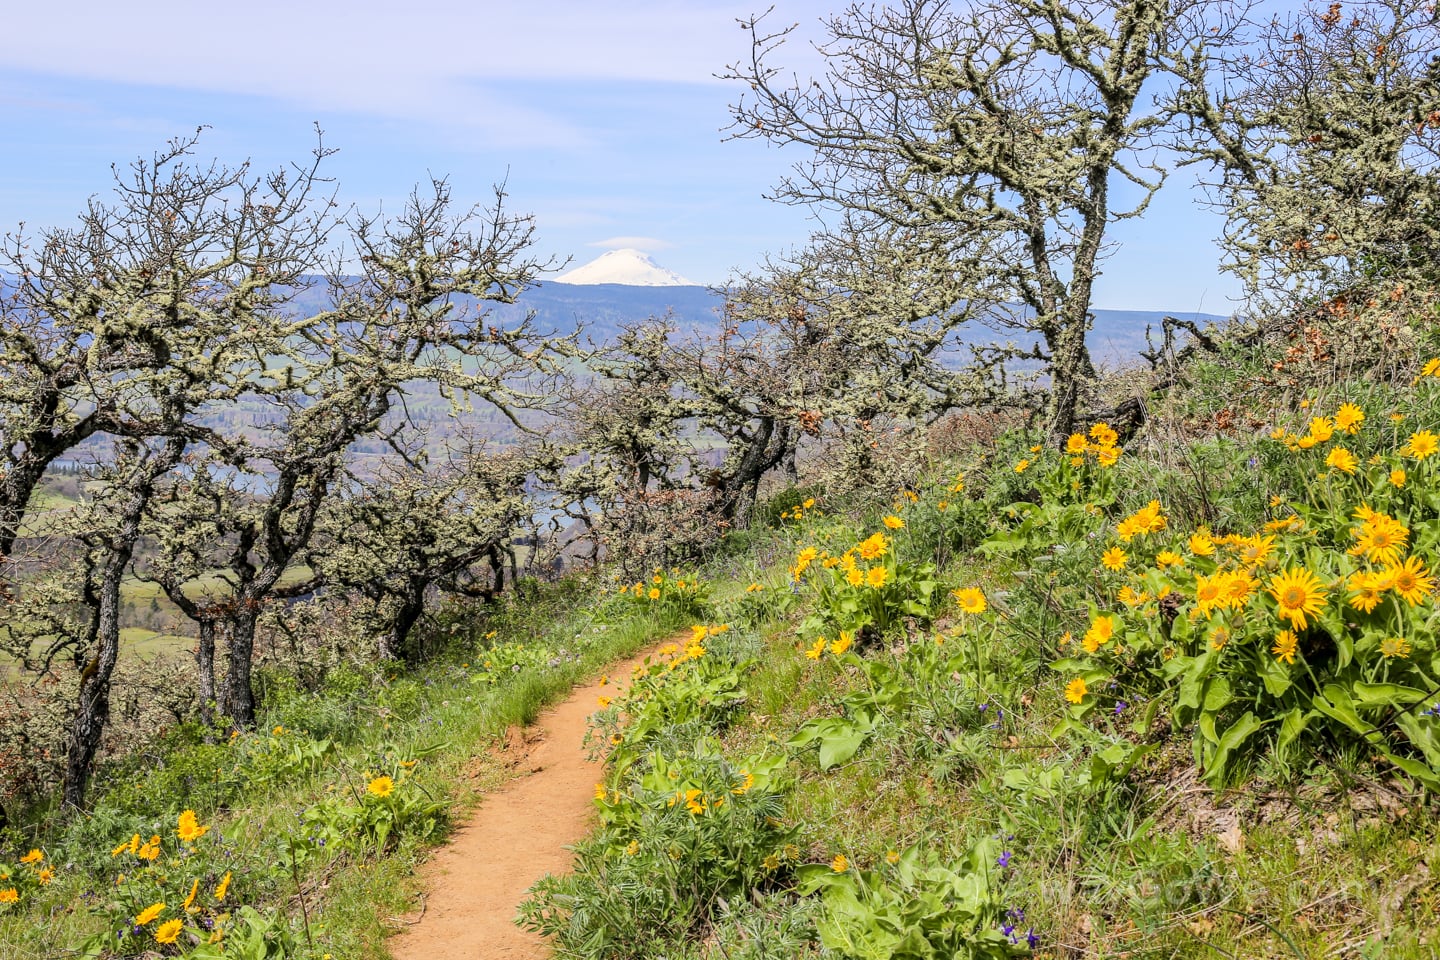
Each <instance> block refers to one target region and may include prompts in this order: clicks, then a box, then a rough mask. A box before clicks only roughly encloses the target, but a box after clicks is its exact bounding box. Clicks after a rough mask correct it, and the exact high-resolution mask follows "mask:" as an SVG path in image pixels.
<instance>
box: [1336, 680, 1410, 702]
mask: <svg viewBox="0 0 1440 960" xmlns="http://www.w3.org/2000/svg"><path fill="white" fill-rule="evenodd" d="M1350 689H1351V691H1352V692H1353V693H1354V694H1355V698H1356V699H1357V700H1359V701H1360V704H1361V706H1365V707H1408V706H1410V705H1411V704H1416V703H1419V702H1420V701H1422V700H1424V699H1425V698H1426V696H1427V694H1426V692H1425V691H1424V690H1416V689H1415V688H1414V687H1407V686H1402V685H1401V684H1398V683H1362V682H1357V683H1355V684H1353V685H1351V687H1350Z"/></svg>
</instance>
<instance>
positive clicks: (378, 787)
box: [365, 777, 395, 797]
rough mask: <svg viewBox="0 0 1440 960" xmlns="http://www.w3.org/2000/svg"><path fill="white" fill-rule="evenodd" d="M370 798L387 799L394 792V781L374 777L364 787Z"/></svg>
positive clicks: (387, 778)
mask: <svg viewBox="0 0 1440 960" xmlns="http://www.w3.org/2000/svg"><path fill="white" fill-rule="evenodd" d="M365 790H366V791H367V792H368V793H370V794H371V795H372V796H376V797H388V796H390V794H392V793H394V792H395V781H394V780H392V779H391V778H389V777H376V778H375V779H374V780H371V781H370V783H369V784H368V785H367V786H366V787H365Z"/></svg>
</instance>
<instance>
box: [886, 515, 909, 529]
mask: <svg viewBox="0 0 1440 960" xmlns="http://www.w3.org/2000/svg"><path fill="white" fill-rule="evenodd" d="M880 522H881V523H883V524H885V526H887V527H889V528H890V529H891V530H902V529H904V527H905V521H904V520H901V519H900V518H899V517H897V516H895V515H894V514H891V515H890V516H888V517H886V518H885V519H884V520H881V521H880Z"/></svg>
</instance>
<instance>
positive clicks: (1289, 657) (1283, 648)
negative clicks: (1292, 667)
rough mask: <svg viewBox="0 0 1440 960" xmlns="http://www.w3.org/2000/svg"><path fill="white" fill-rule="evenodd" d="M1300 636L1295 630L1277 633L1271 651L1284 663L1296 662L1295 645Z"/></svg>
mask: <svg viewBox="0 0 1440 960" xmlns="http://www.w3.org/2000/svg"><path fill="white" fill-rule="evenodd" d="M1297 643H1299V638H1298V637H1296V636H1295V631H1294V630H1281V631H1280V632H1279V633H1277V634H1276V635H1275V646H1273V647H1271V648H1270V652H1271V653H1273V654H1275V659H1276V660H1279V661H1282V662H1284V663H1294V662H1295V646H1296V644H1297Z"/></svg>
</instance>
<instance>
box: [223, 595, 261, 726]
mask: <svg viewBox="0 0 1440 960" xmlns="http://www.w3.org/2000/svg"><path fill="white" fill-rule="evenodd" d="M258 618H259V601H256V600H250V599H248V598H244V599H240V600H239V601H238V603H237V610H236V612H235V613H234V615H233V616H232V617H231V618H230V621H229V624H228V627H229V636H228V637H227V639H228V640H229V641H230V642H229V646H228V649H227V651H226V657H225V688H224V690H222V691H221V696H220V709H221V712H222V713H224V714H225V716H227V717H229V718H230V723H231V725H232V726H233V728H234V729H237V730H239V729H245V730H249V729H251V728H253V727H254V726H255V691H254V690H253V689H251V687H250V668H251V660H252V659H253V657H254V655H255V621H256V620H257V619H258Z"/></svg>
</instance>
